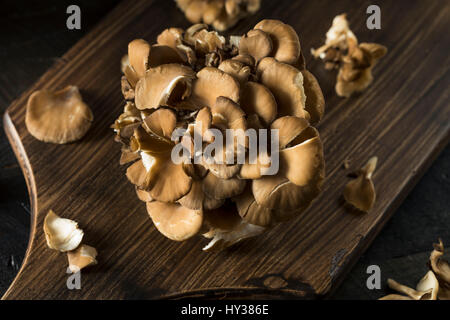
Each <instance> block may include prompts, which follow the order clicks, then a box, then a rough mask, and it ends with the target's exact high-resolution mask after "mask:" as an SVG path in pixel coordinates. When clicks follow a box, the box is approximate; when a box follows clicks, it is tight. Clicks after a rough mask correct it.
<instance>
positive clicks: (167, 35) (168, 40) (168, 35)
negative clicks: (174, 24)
mask: <svg viewBox="0 0 450 320" xmlns="http://www.w3.org/2000/svg"><path fill="white" fill-rule="evenodd" d="M183 32H184V30H183V29H180V28H168V29H166V30H164V31H163V32H161V33H160V34H159V35H158V38H157V39H156V42H157V43H158V44H159V45H163V46H167V47H171V48H172V49H177V46H178V45H179V44H180V43H181V40H182V38H183Z"/></svg>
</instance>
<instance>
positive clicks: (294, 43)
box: [255, 19, 300, 64]
mask: <svg viewBox="0 0 450 320" xmlns="http://www.w3.org/2000/svg"><path fill="white" fill-rule="evenodd" d="M255 29H259V30H262V31H264V32H265V33H267V34H268V35H269V36H270V37H271V39H272V44H273V49H272V53H271V56H272V57H274V58H275V59H276V60H278V61H279V62H284V63H288V64H294V63H296V62H297V60H298V58H299V56H300V40H299V39H298V35H297V32H295V30H294V28H292V27H291V26H290V25H288V24H285V23H283V22H281V21H279V20H270V19H266V20H263V21H261V22H259V23H258V24H257V25H256V26H255Z"/></svg>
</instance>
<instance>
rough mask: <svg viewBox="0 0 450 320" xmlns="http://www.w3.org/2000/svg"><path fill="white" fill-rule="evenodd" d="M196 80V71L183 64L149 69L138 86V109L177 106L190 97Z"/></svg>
mask: <svg viewBox="0 0 450 320" xmlns="http://www.w3.org/2000/svg"><path fill="white" fill-rule="evenodd" d="M194 78H195V73H194V71H193V70H192V69H191V68H189V67H187V66H183V65H181V64H164V65H161V66H159V67H156V68H152V69H149V70H148V71H147V73H146V74H145V77H143V78H141V79H140V80H139V82H138V83H137V84H136V90H135V96H136V99H135V103H136V107H137V108H138V109H139V110H144V109H152V108H158V107H159V106H167V105H170V104H176V103H177V102H180V101H182V100H184V99H186V98H187V97H189V95H190V93H191V82H192V80H193V79H194Z"/></svg>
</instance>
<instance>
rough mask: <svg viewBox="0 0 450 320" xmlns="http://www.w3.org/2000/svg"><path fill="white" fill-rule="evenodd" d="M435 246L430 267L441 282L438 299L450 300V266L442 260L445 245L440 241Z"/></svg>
mask: <svg viewBox="0 0 450 320" xmlns="http://www.w3.org/2000/svg"><path fill="white" fill-rule="evenodd" d="M433 246H434V250H433V251H432V252H431V255H430V267H431V269H432V270H433V272H434V273H435V275H436V277H437V279H438V281H439V287H440V288H439V293H438V297H439V299H440V300H450V264H449V262H448V261H446V260H444V259H442V256H443V255H444V244H443V243H442V240H441V239H439V243H435V244H434V245H433Z"/></svg>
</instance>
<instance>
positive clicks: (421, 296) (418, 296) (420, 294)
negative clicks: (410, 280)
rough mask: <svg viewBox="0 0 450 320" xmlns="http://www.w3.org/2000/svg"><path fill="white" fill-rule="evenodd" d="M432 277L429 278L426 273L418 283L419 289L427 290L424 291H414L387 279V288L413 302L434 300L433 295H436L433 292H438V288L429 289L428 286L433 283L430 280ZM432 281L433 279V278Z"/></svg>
mask: <svg viewBox="0 0 450 320" xmlns="http://www.w3.org/2000/svg"><path fill="white" fill-rule="evenodd" d="M431 273H432V272H431ZM432 274H433V273H432ZM433 276H434V274H433V275H431V276H430V275H429V273H427V274H426V275H425V277H424V278H423V279H422V280H421V281H420V282H419V285H420V286H419V287H421V288H427V290H425V291H419V290H414V289H413V288H410V287H408V286H405V285H403V284H400V283H398V282H397V281H395V280H393V279H388V280H387V284H388V286H389V288H391V289H393V290H395V291H397V292H400V293H403V294H406V295H407V296H408V297H410V298H411V299H413V300H436V298H435V294H436V295H437V292H435V291H436V290H439V287H437V288H436V287H430V285H432V282H434V281H433V279H432V277H433ZM434 279H435V277H434ZM436 284H437V280H436V282H435V283H434V285H436ZM437 285H438V284H437ZM438 286H439V285H438ZM433 297H434V299H433Z"/></svg>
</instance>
